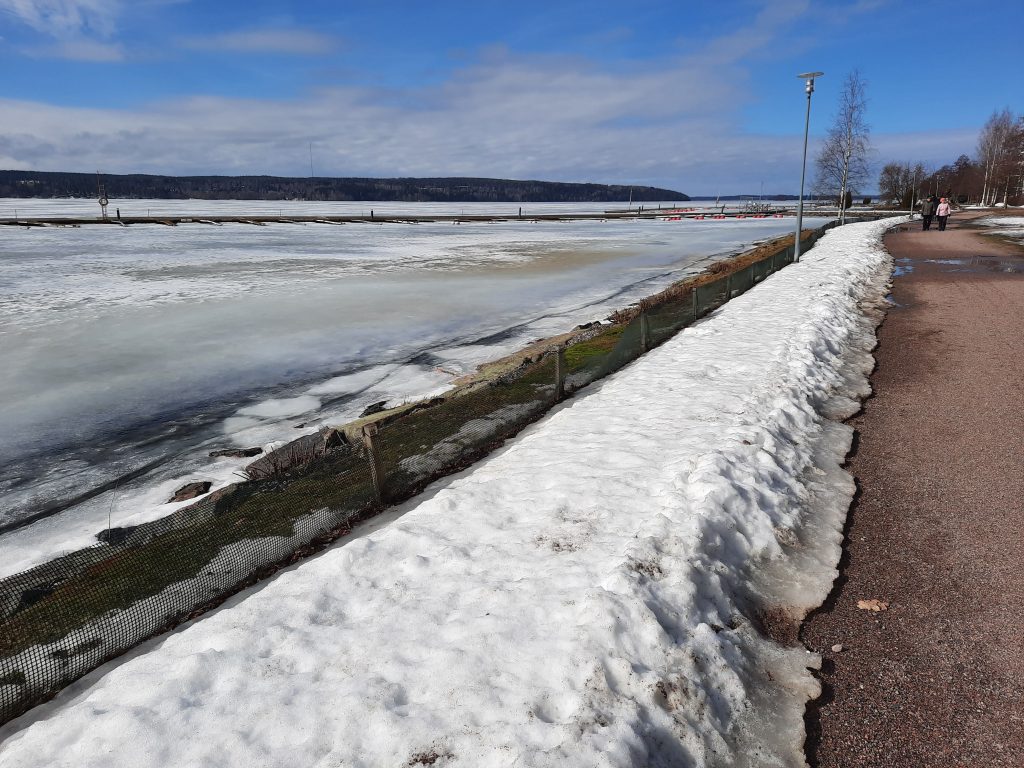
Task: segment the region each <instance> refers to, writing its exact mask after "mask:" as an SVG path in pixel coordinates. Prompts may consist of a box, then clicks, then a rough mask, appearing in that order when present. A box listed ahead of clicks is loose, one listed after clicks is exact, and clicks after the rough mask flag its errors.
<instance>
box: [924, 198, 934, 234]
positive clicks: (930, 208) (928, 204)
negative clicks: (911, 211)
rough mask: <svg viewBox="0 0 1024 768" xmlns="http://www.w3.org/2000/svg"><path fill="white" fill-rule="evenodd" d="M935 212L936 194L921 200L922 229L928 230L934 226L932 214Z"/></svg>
mask: <svg viewBox="0 0 1024 768" xmlns="http://www.w3.org/2000/svg"><path fill="white" fill-rule="evenodd" d="M934 214H935V196H934V195H932V196H931V197H929V198H927V199H926V200H922V201H921V231H922V232H927V231H928V230H929V229H931V228H932V216H933V215H934Z"/></svg>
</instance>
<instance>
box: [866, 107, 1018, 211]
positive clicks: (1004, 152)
mask: <svg viewBox="0 0 1024 768" xmlns="http://www.w3.org/2000/svg"><path fill="white" fill-rule="evenodd" d="M878 189H879V193H880V194H881V196H882V198H883V199H884V200H886V201H889V202H892V203H894V204H896V205H898V206H899V207H900V208H907V209H909V208H911V207H912V206H914V205H915V204H916V201H918V200H920V199H921V198H922V197H928V196H930V195H935V196H936V197H945V198H947V199H949V200H952V201H954V202H957V203H960V204H961V205H963V204H968V203H974V204H979V205H997V204H1002V205H1024V114H1021V115H1016V116H1015V115H1014V114H1013V113H1011V112H1010V110H1009V109H1003V110H997V111H996V112H994V113H993V114H992V116H991V117H990V118H989V119H988V122H986V123H985V125H984V127H983V128H982V129H981V133H980V134H979V136H978V147H977V152H976V156H975V157H973V158H971V157H969V156H967V155H960V157H958V158H957V159H956V160H955V161H953V162H952V163H951V164H948V165H943V166H942V167H941V168H936V169H928V168H926V167H925V165H924V164H923V163H913V164H912V163H909V162H891V163H887V164H886V165H885V166H884V167H883V168H882V171H881V174H880V175H879V178H878Z"/></svg>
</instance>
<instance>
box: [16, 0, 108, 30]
mask: <svg viewBox="0 0 1024 768" xmlns="http://www.w3.org/2000/svg"><path fill="white" fill-rule="evenodd" d="M120 5H121V3H120V0H0V11H5V12H6V13H8V14H10V15H13V16H14V17H15V18H17V19H18V20H19V21H20V22H21V23H22V24H25V25H26V26H29V27H31V28H32V29H34V30H36V31H37V32H40V33H42V34H45V35H49V36H51V37H56V38H71V37H78V36H84V35H93V34H95V35H99V36H101V37H108V36H110V35H112V34H113V33H114V30H115V27H116V20H117V16H118V13H119V12H120Z"/></svg>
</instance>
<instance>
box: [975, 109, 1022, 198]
mask: <svg viewBox="0 0 1024 768" xmlns="http://www.w3.org/2000/svg"><path fill="white" fill-rule="evenodd" d="M1014 134H1015V125H1014V120H1013V115H1012V114H1011V113H1010V110H1008V109H1004V110H1002V111H1001V112H999V111H997V112H993V113H992V117H990V118H989V119H988V122H986V123H985V127H984V128H982V129H981V134H980V136H979V137H978V162H979V163H981V166H982V168H983V169H984V179H985V180H984V182H983V184H982V191H981V204H982V205H993V204H994V203H996V202H997V201H998V200H999V193H1000V191H1002V193H1003V202H1004V203H1005V202H1006V195H1007V191H1008V190H1009V186H1010V175H1011V174H1012V172H1013V166H1014V165H1015V164H1016V160H1017V158H1015V157H1013V151H1012V145H1013V143H1014V141H1013V139H1014Z"/></svg>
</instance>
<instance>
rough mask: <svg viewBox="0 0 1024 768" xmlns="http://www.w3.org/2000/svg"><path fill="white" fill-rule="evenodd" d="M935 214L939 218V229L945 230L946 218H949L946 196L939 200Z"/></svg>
mask: <svg viewBox="0 0 1024 768" xmlns="http://www.w3.org/2000/svg"><path fill="white" fill-rule="evenodd" d="M935 216H936V217H937V218H938V220H939V231H940V232H945V231H946V219H948V218H949V201H948V200H947V199H946V198H942V199H941V200H939V207H938V208H936V209H935Z"/></svg>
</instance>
